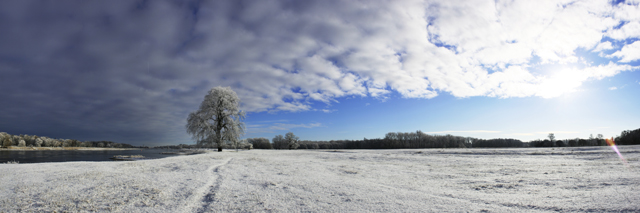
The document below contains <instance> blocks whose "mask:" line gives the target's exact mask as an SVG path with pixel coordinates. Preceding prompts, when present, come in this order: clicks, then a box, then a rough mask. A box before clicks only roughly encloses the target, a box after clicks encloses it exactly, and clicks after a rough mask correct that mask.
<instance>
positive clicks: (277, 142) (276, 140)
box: [271, 135, 287, 149]
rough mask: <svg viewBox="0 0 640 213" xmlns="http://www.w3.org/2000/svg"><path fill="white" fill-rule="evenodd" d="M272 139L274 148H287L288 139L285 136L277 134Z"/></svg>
mask: <svg viewBox="0 0 640 213" xmlns="http://www.w3.org/2000/svg"><path fill="white" fill-rule="evenodd" d="M271 141H272V142H273V148H274V149H286V148H287V141H285V140H284V137H282V135H276V136H275V137H273V139H272V140H271Z"/></svg>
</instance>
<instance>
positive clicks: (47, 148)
mask: <svg viewBox="0 0 640 213" xmlns="http://www.w3.org/2000/svg"><path fill="white" fill-rule="evenodd" d="M140 149H142V148H104V147H19V146H10V147H8V148H0V151H31V150H33V151H38V150H67V151H68V150H80V151H106V150H140Z"/></svg>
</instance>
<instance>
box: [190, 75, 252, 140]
mask: <svg viewBox="0 0 640 213" xmlns="http://www.w3.org/2000/svg"><path fill="white" fill-rule="evenodd" d="M239 107H240V98H238V95H237V94H236V92H234V91H233V90H231V88H230V87H215V88H213V89H211V90H209V93H208V94H207V95H206V96H204V101H202V103H201V104H200V108H199V109H198V110H197V111H195V112H192V113H190V114H189V117H188V118H187V133H189V134H191V135H192V136H193V139H194V140H196V141H197V143H198V145H213V144H216V145H217V146H218V152H222V146H223V144H224V143H225V142H227V141H228V142H233V141H237V140H239V138H240V136H242V135H243V134H244V123H243V122H242V120H244V118H245V112H243V111H241V110H240V109H238V108H239Z"/></svg>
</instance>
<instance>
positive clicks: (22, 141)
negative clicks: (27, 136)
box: [18, 139, 27, 147]
mask: <svg viewBox="0 0 640 213" xmlns="http://www.w3.org/2000/svg"><path fill="white" fill-rule="evenodd" d="M18 146H19V147H25V146H27V142H25V141H24V140H22V139H21V140H20V141H19V142H18Z"/></svg>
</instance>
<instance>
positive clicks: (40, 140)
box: [35, 138, 43, 147]
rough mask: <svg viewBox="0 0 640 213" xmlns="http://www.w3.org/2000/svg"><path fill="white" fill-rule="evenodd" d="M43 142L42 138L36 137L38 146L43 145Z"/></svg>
mask: <svg viewBox="0 0 640 213" xmlns="http://www.w3.org/2000/svg"><path fill="white" fill-rule="evenodd" d="M42 143H43V141H42V139H40V138H36V143H35V145H36V147H41V146H42Z"/></svg>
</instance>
